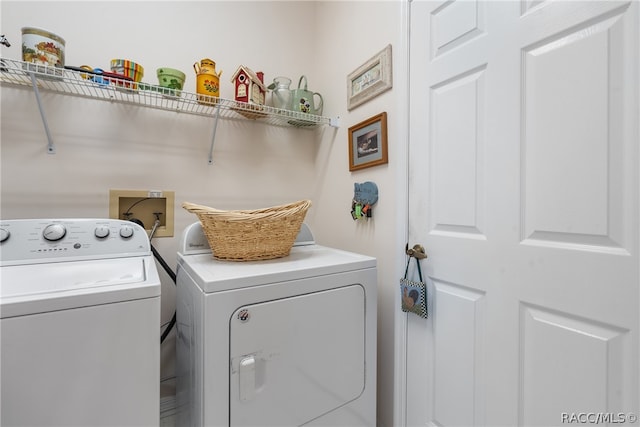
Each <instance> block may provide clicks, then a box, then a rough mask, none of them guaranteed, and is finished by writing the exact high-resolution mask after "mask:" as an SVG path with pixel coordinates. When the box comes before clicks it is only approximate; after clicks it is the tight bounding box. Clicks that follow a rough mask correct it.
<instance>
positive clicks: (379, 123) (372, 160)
mask: <svg viewBox="0 0 640 427" xmlns="http://www.w3.org/2000/svg"><path fill="white" fill-rule="evenodd" d="M388 162H389V158H388V155H387V113H386V112H383V113H380V114H378V115H377V116H373V117H371V118H369V119H367V120H365V121H363V122H360V123H358V124H357V125H355V126H351V127H350V128H349V170H350V171H355V170H359V169H364V168H368V167H371V166H377V165H382V164H385V163H388Z"/></svg>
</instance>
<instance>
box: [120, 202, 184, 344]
mask: <svg viewBox="0 0 640 427" xmlns="http://www.w3.org/2000/svg"><path fill="white" fill-rule="evenodd" d="M129 209H130V208H129ZM127 212H128V211H127ZM129 221H131V222H135V223H136V224H138V225H139V226H141V227H142V228H144V223H143V222H142V221H140V220H139V219H137V218H131V219H130V220H129ZM159 222H160V221H158V220H156V223H155V225H154V227H153V230H152V231H151V235H150V236H149V243H150V246H151V252H152V253H153V256H154V257H155V259H156V260H157V261H158V263H159V264H160V265H161V266H162V268H163V269H164V271H166V272H167V274H168V275H169V277H171V280H173V284H174V285H176V284H177V282H176V273H174V272H173V270H171V267H169V264H167V263H166V261H165V260H164V258H162V256H161V255H160V253H159V252H158V250H157V249H156V248H155V247H154V246H153V245H152V244H151V239H152V238H153V235H154V234H155V230H156V227H157V226H158V223H159ZM175 324H176V312H175V310H174V311H173V317H172V318H171V320H170V321H169V324H168V325H167V327H166V329H165V330H164V332H162V336H161V337H160V344H162V343H163V342H164V340H165V339H167V336H168V335H169V332H171V329H173V327H174V326H175Z"/></svg>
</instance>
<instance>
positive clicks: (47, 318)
mask: <svg viewBox="0 0 640 427" xmlns="http://www.w3.org/2000/svg"><path fill="white" fill-rule="evenodd" d="M0 241H1V244H0V280H1V281H0V346H1V347H0V369H1V375H0V381H1V388H0V401H1V403H0V424H1V425H3V426H157V425H158V424H159V421H160V420H159V417H160V416H159V414H160V409H159V406H160V279H159V277H158V273H157V270H156V266H155V261H154V259H153V256H152V254H151V248H150V244H149V240H148V237H147V234H146V232H145V231H144V229H142V227H140V226H138V225H136V224H134V223H132V222H128V221H120V220H110V219H59V220H48V219H24V220H0Z"/></svg>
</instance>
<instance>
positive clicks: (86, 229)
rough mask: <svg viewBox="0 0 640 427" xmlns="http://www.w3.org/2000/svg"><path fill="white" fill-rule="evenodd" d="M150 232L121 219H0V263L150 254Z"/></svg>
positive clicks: (13, 263) (28, 262) (11, 263)
mask: <svg viewBox="0 0 640 427" xmlns="http://www.w3.org/2000/svg"><path fill="white" fill-rule="evenodd" d="M150 251H151V246H150V244H149V237H148V236H147V232H146V231H145V230H144V229H143V228H142V227H140V226H139V225H138V224H136V223H134V222H131V221H124V220H118V219H88V218H78V219H18V220H4V221H2V220H0V265H16V264H30V263H37V262H45V261H46V262H52V261H55V260H60V261H73V260H82V259H100V258H120V257H130V256H136V255H149V253H150Z"/></svg>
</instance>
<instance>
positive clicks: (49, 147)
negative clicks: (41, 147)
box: [29, 73, 56, 154]
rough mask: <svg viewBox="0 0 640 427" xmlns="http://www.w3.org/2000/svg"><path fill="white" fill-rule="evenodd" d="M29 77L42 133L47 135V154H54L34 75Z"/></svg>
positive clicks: (54, 149)
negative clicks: (40, 120) (42, 126)
mask: <svg viewBox="0 0 640 427" xmlns="http://www.w3.org/2000/svg"><path fill="white" fill-rule="evenodd" d="M29 75H30V76H31V85H32V86H33V92H34V93H35V94H36V102H37V103H38V109H39V110H40V116H41V117H42V124H43V125H44V132H45V133H46V134H47V141H48V145H47V153H49V154H55V153H56V147H55V145H53V138H51V132H50V131H49V123H48V122H47V116H46V115H45V114H44V107H43V106H42V98H40V90H39V89H38V83H37V82H36V75H35V73H29Z"/></svg>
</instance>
